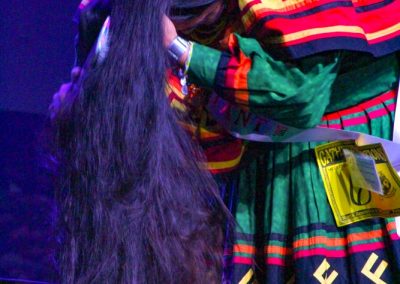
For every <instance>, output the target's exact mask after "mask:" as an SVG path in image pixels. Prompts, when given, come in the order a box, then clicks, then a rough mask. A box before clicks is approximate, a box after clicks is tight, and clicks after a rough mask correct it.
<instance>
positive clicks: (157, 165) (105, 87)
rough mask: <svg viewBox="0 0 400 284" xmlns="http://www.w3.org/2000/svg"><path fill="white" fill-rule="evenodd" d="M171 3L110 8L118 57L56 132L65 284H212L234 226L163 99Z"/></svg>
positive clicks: (89, 83)
mask: <svg viewBox="0 0 400 284" xmlns="http://www.w3.org/2000/svg"><path fill="white" fill-rule="evenodd" d="M169 5H170V3H169V1H166V0H153V1H143V0H129V1H128V0H114V1H113V4H112V9H111V27H110V45H109V50H108V55H107V57H106V58H105V59H104V61H102V62H101V64H97V65H94V64H92V66H90V67H89V68H88V69H87V70H86V74H85V78H84V79H83V80H82V82H81V83H79V84H78V85H77V86H75V89H74V90H73V91H72V95H71V96H69V97H68V98H67V101H66V102H65V105H64V108H63V109H62V110H61V111H60V114H59V116H58V118H57V120H56V121H55V123H54V130H55V142H56V146H57V149H58V151H57V153H56V155H57V156H56V157H57V159H58V161H59V163H58V169H59V173H60V183H59V188H58V189H57V200H58V205H59V212H58V215H59V228H60V232H61V234H60V237H61V238H60V242H61V246H60V250H59V253H58V261H59V267H60V276H61V282H62V283H213V282H217V281H219V280H220V272H221V271H220V270H221V265H222V259H221V253H222V227H223V224H224V222H225V221H226V220H227V219H229V217H228V213H227V212H226V209H225V207H224V205H223V202H222V201H221V200H220V198H219V195H218V191H217V185H216V184H215V182H214V180H213V178H212V176H211V175H210V173H209V172H207V171H206V170H205V169H204V168H203V167H204V164H203V163H201V162H204V160H203V155H202V153H201V151H200V150H199V149H198V146H196V145H195V143H193V141H192V139H191V137H190V136H189V135H188V134H187V133H185V132H184V131H183V130H182V128H181V127H180V126H179V125H178V120H179V117H178V116H179V115H178V114H177V113H176V112H175V111H174V110H173V109H172V108H171V107H170V105H169V103H168V100H167V97H166V94H165V85H166V81H165V74H166V67H167V63H168V62H167V61H168V60H167V55H166V51H165V50H164V48H163V28H162V17H163V14H164V13H168V11H169Z"/></svg>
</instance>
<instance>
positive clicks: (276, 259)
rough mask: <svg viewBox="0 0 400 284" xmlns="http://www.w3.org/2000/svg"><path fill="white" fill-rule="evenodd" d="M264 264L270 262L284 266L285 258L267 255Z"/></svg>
mask: <svg viewBox="0 0 400 284" xmlns="http://www.w3.org/2000/svg"><path fill="white" fill-rule="evenodd" d="M265 263H266V264H272V265H279V266H285V265H286V263H285V260H284V259H282V258H279V257H267V259H266V260H265Z"/></svg>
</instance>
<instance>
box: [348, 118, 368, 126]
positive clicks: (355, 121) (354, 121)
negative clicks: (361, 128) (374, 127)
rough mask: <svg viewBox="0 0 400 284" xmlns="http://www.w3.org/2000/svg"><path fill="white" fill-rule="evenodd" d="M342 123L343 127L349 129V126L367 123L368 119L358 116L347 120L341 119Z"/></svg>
mask: <svg viewBox="0 0 400 284" xmlns="http://www.w3.org/2000/svg"><path fill="white" fill-rule="evenodd" d="M342 123H343V126H344V127H349V126H354V125H359V124H365V123H368V119H367V118H366V117H365V116H359V117H354V118H349V119H343V120H342Z"/></svg>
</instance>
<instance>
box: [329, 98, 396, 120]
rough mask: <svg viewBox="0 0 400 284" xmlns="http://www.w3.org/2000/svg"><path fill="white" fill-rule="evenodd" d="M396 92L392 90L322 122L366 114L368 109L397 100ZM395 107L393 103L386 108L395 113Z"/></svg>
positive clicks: (330, 116) (332, 115)
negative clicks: (365, 111)
mask: <svg viewBox="0 0 400 284" xmlns="http://www.w3.org/2000/svg"><path fill="white" fill-rule="evenodd" d="M396 92H397V91H395V90H390V91H388V92H386V93H384V94H382V95H380V96H378V97H376V98H373V99H371V100H368V101H366V102H364V103H361V104H359V105H356V106H354V107H351V108H347V109H343V110H340V111H337V112H334V113H330V114H327V115H325V116H324V117H323V118H322V121H327V120H328V121H329V120H340V119H341V118H342V117H343V116H347V115H352V114H356V113H360V112H361V113H364V110H366V109H368V108H372V107H376V106H377V105H380V104H382V103H384V102H385V101H388V100H392V99H394V98H396ZM394 106H395V104H394V103H391V104H390V105H388V106H386V107H387V108H388V109H389V110H390V111H394ZM328 123H329V122H328Z"/></svg>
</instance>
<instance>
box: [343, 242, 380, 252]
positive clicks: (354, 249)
mask: <svg viewBox="0 0 400 284" xmlns="http://www.w3.org/2000/svg"><path fill="white" fill-rule="evenodd" d="M384 247H385V244H384V243H383V242H377V243H372V244H362V245H355V246H351V247H350V248H349V252H350V253H357V252H363V251H374V250H377V249H382V248H384Z"/></svg>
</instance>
